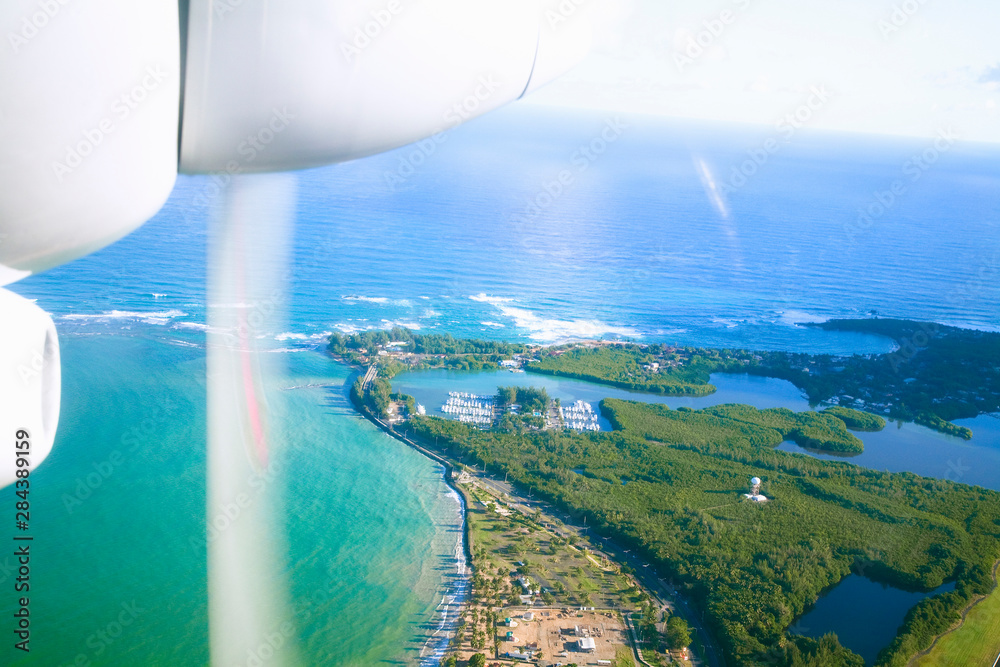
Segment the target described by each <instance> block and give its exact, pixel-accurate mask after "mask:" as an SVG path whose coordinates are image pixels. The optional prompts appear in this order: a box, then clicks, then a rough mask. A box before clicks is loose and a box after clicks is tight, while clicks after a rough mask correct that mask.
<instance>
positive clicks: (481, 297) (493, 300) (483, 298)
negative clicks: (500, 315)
mask: <svg viewBox="0 0 1000 667" xmlns="http://www.w3.org/2000/svg"><path fill="white" fill-rule="evenodd" d="M469 298H470V299H472V300H473V301H478V302H479V303H488V304H490V305H491V306H498V305H500V304H501V303H510V302H512V301H513V300H514V299H512V298H510V297H505V296H490V295H488V294H486V293H484V292H480V293H479V294H473V295H471V296H470V297H469Z"/></svg>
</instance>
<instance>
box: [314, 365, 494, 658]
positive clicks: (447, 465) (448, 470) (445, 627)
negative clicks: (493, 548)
mask: <svg viewBox="0 0 1000 667" xmlns="http://www.w3.org/2000/svg"><path fill="white" fill-rule="evenodd" d="M331 356H332V355H331ZM334 358H335V359H336V360H337V361H338V362H340V363H344V364H347V365H348V367H350V368H352V369H354V374H352V375H350V376H348V378H347V382H346V383H345V386H350V385H351V384H353V383H354V381H355V380H356V379H357V378H358V377H361V373H362V371H363V370H364V369H360V368H358V367H356V366H354V365H352V364H349V363H348V362H347V361H346V360H344V359H341V358H338V357H334ZM351 406H352V407H353V408H354V411H355V412H356V413H357V414H358V415H359V416H361V417H362V418H364V419H366V420H368V421H369V422H371V423H372V424H374V425H375V427H376V428H378V429H379V430H380V431H382V432H383V433H385V434H386V435H388V436H390V437H392V438H394V439H395V440H398V441H399V442H401V443H403V444H404V445H406V446H407V447H410V448H411V449H414V450H416V451H417V452H418V453H420V454H422V455H423V456H425V457H427V458H428V459H430V460H431V461H434V462H435V463H437V464H439V465H440V466H441V467H442V469H443V470H442V480H443V481H444V484H445V486H447V487H448V489H449V490H451V492H452V493H454V494H455V496H456V497H457V498H458V504H459V513H460V514H461V518H462V554H463V556H464V558H465V562H466V564H467V566H466V572H465V573H464V575H463V573H462V572H458V578H459V580H460V581H462V582H463V583H464V588H465V595H464V596H463V597H462V599H460V600H459V599H456V600H455V603H454V604H455V605H456V607H457V609H456V612H455V615H454V618H453V619H451V620H450V621H449V620H448V618H447V616H445V618H443V619H442V623H441V627H439V628H438V629H437V630H435V632H434V633H432V634H431V635H430V636H429V637H428V639H427V642H425V643H424V647H425V648H426V647H428V645H431V644H433V640H434V638H435V635H436V634H437V633H439V632H444V633H446V635H445V637H443V638H442V639H445V640H450V638H451V636H453V634H454V630H455V628H457V627H458V620H459V619H461V618H462V616H463V615H464V614H465V613H466V612H467V611H468V610H469V608H470V600H471V599H472V576H473V568H474V564H473V560H472V545H471V537H472V536H471V535H470V532H469V513H468V510H469V506H468V498H466V496H465V492H464V491H463V490H462V489H461V488H459V486H458V484H456V483H455V480H454V477H455V466H454V463H453V462H452V461H450V460H448V459H447V458H445V457H443V456H441V455H439V454H437V453H435V452H433V451H431V450H429V449H427V448H425V447H423V446H421V445H420V444H418V443H417V442H415V441H413V440H410V439H409V438H407V437H406V436H404V435H403V434H401V433H397V432H396V431H395V430H394V429H393V428H392V425H391V424H387V423H385V422H383V421H382V420H381V419H379V418H377V417H375V416H374V415H371V414H369V413H368V412H366V411H364V410H360V409H359V408H358V406H356V405H354V402H353V401H351ZM439 607H440V605H439ZM447 649H448V644H447V643H445V644H444V646H443V647H442V650H441V655H440V656H437V655H436V653H437V651H438V649H437V648H431V654H430V655H420V656H419V658H418V664H420V665H421V666H424V665H427V667H432V666H433V665H436V663H435V662H433V661H434V660H436V659H441V658H443V657H444V654H446V653H447ZM428 660H430V661H432V662H427V661H428Z"/></svg>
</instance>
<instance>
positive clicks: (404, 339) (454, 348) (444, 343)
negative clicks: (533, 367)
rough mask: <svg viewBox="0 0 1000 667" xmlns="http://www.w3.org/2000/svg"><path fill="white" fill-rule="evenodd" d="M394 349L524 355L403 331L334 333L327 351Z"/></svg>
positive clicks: (508, 346) (515, 348) (491, 344)
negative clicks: (393, 347) (390, 347)
mask: <svg viewBox="0 0 1000 667" xmlns="http://www.w3.org/2000/svg"><path fill="white" fill-rule="evenodd" d="M389 346H396V347H399V348H401V349H403V348H405V349H408V351H410V352H413V353H416V354H495V355H501V356H509V355H512V354H518V353H521V352H525V351H527V349H528V348H527V346H525V345H521V344H519V343H503V342H498V341H492V340H470V339H463V338H454V337H453V336H452V335H451V334H419V333H414V332H413V331H410V330H409V329H405V328H403V327H394V328H392V329H388V330H386V329H377V330H372V331H364V332H361V333H355V334H350V335H345V334H340V333H333V334H331V335H330V344H329V345H328V347H327V349H329V350H330V352H332V353H334V354H341V355H342V354H349V353H351V352H357V351H359V350H361V349H365V350H369V351H370V350H373V349H384V348H386V347H389Z"/></svg>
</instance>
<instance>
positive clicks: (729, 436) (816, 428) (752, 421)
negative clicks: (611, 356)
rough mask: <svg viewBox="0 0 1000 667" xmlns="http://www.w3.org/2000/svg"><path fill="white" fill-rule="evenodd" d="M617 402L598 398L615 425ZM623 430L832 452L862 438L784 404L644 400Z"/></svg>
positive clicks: (855, 447)
mask: <svg viewBox="0 0 1000 667" xmlns="http://www.w3.org/2000/svg"><path fill="white" fill-rule="evenodd" d="M619 405H621V401H615V400H613V399H606V400H605V401H603V402H602V403H601V409H602V412H603V413H604V416H605V417H607V418H608V421H610V422H611V423H612V424H613V425H614V426H615V428H617V429H622V428H626V427H625V426H624V425H623V424H621V423H619V422H618V419H619V415H620V411H619V410H615V409H614V406H619ZM630 418H631V419H632V421H631V422H630V423H629V425H628V427H627V428H629V429H631V430H633V431H636V432H638V433H641V434H643V435H644V437H647V438H650V439H662V440H664V441H666V442H676V443H697V444H698V445H700V446H711V447H712V448H713V449H716V450H717V449H726V448H728V447H730V446H731V445H732V444H733V443H739V442H743V441H746V442H750V443H753V444H754V445H755V446H757V447H775V446H777V445H779V444H781V442H782V441H784V440H786V439H787V440H792V441H793V442H795V443H797V444H799V445H801V446H802V447H809V448H810V449H822V450H826V451H832V452H861V451H864V443H862V442H861V441H860V440H858V438H857V436H855V435H853V434H852V433H850V432H848V430H847V426H846V425H845V423H844V421H842V420H841V419H840V418H838V417H835V416H833V415H828V414H823V413H819V412H792V411H791V410H789V409H787V408H769V409H767V410H758V409H757V408H755V407H752V406H749V405H737V404H727V405H716V406H712V407H709V408H705V409H703V410H689V409H685V408H681V409H679V410H671V409H670V408H669V407H667V406H665V405H649V406H648V408H647V410H646V411H645V412H644V413H642V414H641V415H635V414H630Z"/></svg>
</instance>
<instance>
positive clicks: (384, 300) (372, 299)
mask: <svg viewBox="0 0 1000 667" xmlns="http://www.w3.org/2000/svg"><path fill="white" fill-rule="evenodd" d="M340 298H341V299H343V300H344V301H357V302H359V303H375V304H378V305H380V306H385V305H389V306H403V307H405V308H411V307H413V302H412V301H410V300H409V299H390V298H389V297H387V296H358V295H356V294H348V295H346V296H342V297H340Z"/></svg>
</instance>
